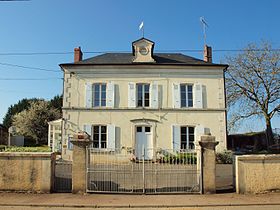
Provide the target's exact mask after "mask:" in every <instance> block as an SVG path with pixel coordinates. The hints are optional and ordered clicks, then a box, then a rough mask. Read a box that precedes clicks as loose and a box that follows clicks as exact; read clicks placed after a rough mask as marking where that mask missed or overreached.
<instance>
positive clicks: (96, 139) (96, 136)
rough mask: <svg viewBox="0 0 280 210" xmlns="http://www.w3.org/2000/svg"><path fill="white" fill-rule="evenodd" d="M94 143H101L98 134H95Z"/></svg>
mask: <svg viewBox="0 0 280 210" xmlns="http://www.w3.org/2000/svg"><path fill="white" fill-rule="evenodd" d="M93 141H97V142H98V141H99V134H98V133H97V134H96V133H95V134H93Z"/></svg>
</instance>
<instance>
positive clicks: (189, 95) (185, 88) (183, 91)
mask: <svg viewBox="0 0 280 210" xmlns="http://www.w3.org/2000/svg"><path fill="white" fill-rule="evenodd" d="M180 95H181V107H193V85H190V84H181V85H180Z"/></svg>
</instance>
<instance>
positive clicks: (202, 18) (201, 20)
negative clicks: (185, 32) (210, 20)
mask: <svg viewBox="0 0 280 210" xmlns="http://www.w3.org/2000/svg"><path fill="white" fill-rule="evenodd" d="M199 20H200V22H201V24H202V28H203V39H204V45H206V27H209V26H208V24H207V23H206V21H205V19H204V17H203V16H202V17H200V18H199Z"/></svg>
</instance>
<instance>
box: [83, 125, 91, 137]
mask: <svg viewBox="0 0 280 210" xmlns="http://www.w3.org/2000/svg"><path fill="white" fill-rule="evenodd" d="M91 129H92V125H84V131H85V132H87V134H88V135H90V139H92V136H91V135H92V133H91Z"/></svg>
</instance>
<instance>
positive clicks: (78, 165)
mask: <svg viewBox="0 0 280 210" xmlns="http://www.w3.org/2000/svg"><path fill="white" fill-rule="evenodd" d="M71 143H72V144H73V162H72V193H85V192H86V182H87V180H86V147H87V146H88V145H90V144H91V143H92V141H91V140H90V138H89V136H88V135H87V134H86V133H78V134H75V135H74V137H73V138H72V140H71Z"/></svg>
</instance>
